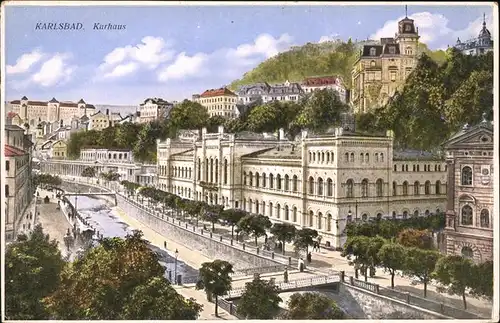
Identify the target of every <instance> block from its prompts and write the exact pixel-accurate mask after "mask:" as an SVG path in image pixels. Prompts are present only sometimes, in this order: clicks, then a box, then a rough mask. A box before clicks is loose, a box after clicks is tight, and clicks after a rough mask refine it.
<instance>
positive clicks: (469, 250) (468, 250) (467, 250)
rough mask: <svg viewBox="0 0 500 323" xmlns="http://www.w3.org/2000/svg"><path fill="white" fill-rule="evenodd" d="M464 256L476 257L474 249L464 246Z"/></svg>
mask: <svg viewBox="0 0 500 323" xmlns="http://www.w3.org/2000/svg"><path fill="white" fill-rule="evenodd" d="M461 253H462V257H464V258H468V259H472V258H474V251H473V250H472V248H471V247H468V246H465V247H462V252H461Z"/></svg>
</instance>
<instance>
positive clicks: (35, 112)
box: [6, 96, 96, 127]
mask: <svg viewBox="0 0 500 323" xmlns="http://www.w3.org/2000/svg"><path fill="white" fill-rule="evenodd" d="M6 110H7V111H9V112H14V113H17V114H18V115H19V117H20V118H21V120H22V121H23V124H24V123H27V124H28V125H29V126H30V127H36V126H37V125H38V123H40V122H41V121H46V122H54V121H58V122H60V120H63V123H64V124H66V125H67V124H70V122H71V119H72V118H73V117H82V116H84V115H91V114H93V113H95V110H96V108H95V106H94V105H92V104H87V103H86V102H85V101H84V100H83V99H81V100H80V101H78V102H77V103H74V102H70V101H61V102H59V101H58V100H56V98H52V100H50V101H31V100H29V99H28V98H27V97H26V96H23V97H22V98H21V100H14V101H10V102H8V103H7V104H6Z"/></svg>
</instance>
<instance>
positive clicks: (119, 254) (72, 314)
mask: <svg viewBox="0 0 500 323" xmlns="http://www.w3.org/2000/svg"><path fill="white" fill-rule="evenodd" d="M164 273H165V269H164V268H163V267H162V266H161V265H160V263H159V262H158V255H157V254H156V253H155V252H153V251H152V250H151V249H150V248H149V246H148V243H147V242H146V241H145V240H143V239H142V233H141V232H140V231H134V232H133V234H130V235H127V236H126V237H125V239H121V238H104V239H102V240H101V241H100V245H99V246H97V247H95V248H92V249H90V250H89V251H88V252H87V253H86V254H85V255H84V256H83V257H81V258H80V259H77V260H75V261H74V262H73V263H70V264H68V266H66V267H65V268H64V270H63V272H62V274H61V283H60V284H59V287H58V288H57V290H56V291H55V292H54V293H53V294H52V295H50V296H49V297H47V298H46V299H45V304H46V307H47V310H48V311H49V313H50V316H51V318H53V319H63V320H75V319H79V320H83V319H85V320H110V319H114V320H132V319H134V320H138V319H139V320H140V319H148V320H149V319H155V320H156V319H161V320H165V319H193V318H196V317H197V316H198V313H199V311H200V306H199V305H198V304H196V302H195V301H194V300H193V299H190V300H185V299H184V298H183V297H181V296H180V295H177V293H176V291H175V290H174V289H173V287H171V286H170V284H169V283H168V281H167V280H166V278H164ZM153 291H155V292H153ZM146 295H149V296H146ZM136 315H144V317H138V316H136ZM181 315H186V316H185V317H184V316H181Z"/></svg>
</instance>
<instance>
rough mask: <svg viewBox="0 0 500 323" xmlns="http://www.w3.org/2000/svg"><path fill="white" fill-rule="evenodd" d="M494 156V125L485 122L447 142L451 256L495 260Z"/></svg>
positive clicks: (447, 232)
mask: <svg viewBox="0 0 500 323" xmlns="http://www.w3.org/2000/svg"><path fill="white" fill-rule="evenodd" d="M493 157H494V152H493V124H492V123H491V122H489V121H487V120H486V119H484V120H483V121H482V122H481V123H479V124H477V125H475V126H473V127H471V126H469V125H465V126H464V128H463V129H462V130H461V131H459V132H458V133H456V134H455V135H454V136H452V137H451V138H450V139H449V140H448V141H447V142H446V162H447V164H448V183H449V185H448V192H447V194H448V203H447V208H446V209H447V211H446V229H445V231H446V248H447V253H448V254H456V255H462V256H465V257H468V258H471V259H473V260H474V261H476V262H481V261H485V260H493V222H494V221H498V219H495V218H494V210H493V206H494V200H495V199H494V195H493V187H494V178H493V172H494V170H493V162H494V158H493Z"/></svg>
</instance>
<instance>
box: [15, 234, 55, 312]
mask: <svg viewBox="0 0 500 323" xmlns="http://www.w3.org/2000/svg"><path fill="white" fill-rule="evenodd" d="M5 249H6V250H5V317H6V319H7V320H48V319H49V318H50V316H49V315H48V313H47V312H46V310H45V308H44V306H43V302H42V299H43V298H44V297H46V296H48V295H50V294H51V293H52V292H53V291H54V290H55V289H56V288H57V287H58V285H59V282H60V278H59V275H60V273H61V271H62V269H63V267H64V260H63V259H62V256H61V252H60V250H59V248H58V245H57V241H56V240H50V238H49V235H46V234H44V232H43V229H42V226H41V225H40V224H38V225H36V226H35V228H34V229H33V232H32V233H31V235H30V236H29V237H27V236H25V235H20V236H19V237H18V239H17V241H15V242H13V243H12V244H9V245H7V246H6V247H5Z"/></svg>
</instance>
